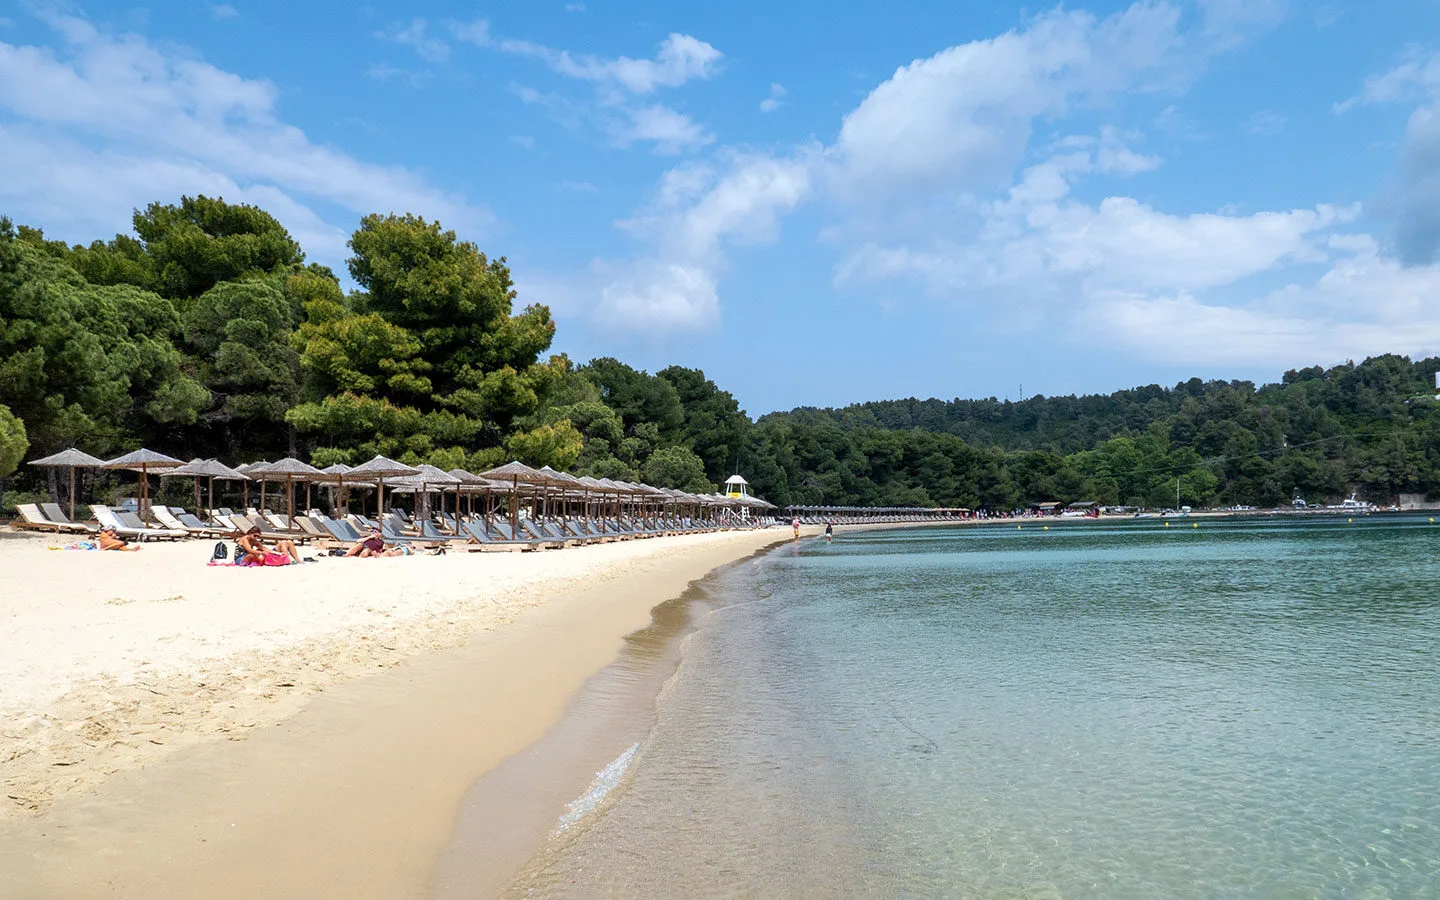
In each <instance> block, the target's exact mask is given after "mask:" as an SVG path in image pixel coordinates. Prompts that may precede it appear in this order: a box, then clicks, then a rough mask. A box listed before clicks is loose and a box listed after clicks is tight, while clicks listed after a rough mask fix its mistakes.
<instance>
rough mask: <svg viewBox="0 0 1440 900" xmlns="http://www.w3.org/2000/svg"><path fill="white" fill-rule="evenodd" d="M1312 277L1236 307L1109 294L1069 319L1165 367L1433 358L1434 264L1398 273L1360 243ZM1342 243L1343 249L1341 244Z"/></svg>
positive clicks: (1437, 345)
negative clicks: (1381, 356)
mask: <svg viewBox="0 0 1440 900" xmlns="http://www.w3.org/2000/svg"><path fill="white" fill-rule="evenodd" d="M1350 237H1352V240H1351V241H1350V242H1349V243H1350V246H1351V248H1352V250H1353V252H1352V253H1351V255H1349V256H1346V257H1344V258H1342V259H1340V260H1339V261H1337V262H1336V263H1335V264H1334V265H1333V266H1331V267H1330V268H1329V269H1328V270H1327V271H1326V272H1325V273H1324V274H1323V275H1322V276H1320V277H1319V278H1318V279H1316V280H1314V281H1311V282H1307V283H1292V284H1290V285H1287V286H1286V287H1284V288H1282V289H1280V290H1277V291H1273V292H1271V293H1269V294H1265V295H1262V296H1260V297H1258V298H1255V299H1252V300H1248V301H1242V302H1240V303H1238V304H1233V305H1232V304H1223V303H1220V302H1214V301H1212V302H1209V303H1207V302H1204V301H1203V300H1201V299H1197V298H1196V297H1195V296H1193V295H1191V294H1189V293H1187V292H1180V293H1177V294H1174V295H1169V296H1139V295H1132V296H1125V295H1120V294H1111V295H1107V296H1101V297H1097V298H1095V299H1094V301H1093V302H1092V303H1091V305H1090V306H1088V307H1087V308H1086V310H1085V312H1084V314H1083V315H1081V316H1078V317H1077V318H1076V324H1077V327H1084V328H1086V329H1087V333H1089V334H1090V335H1091V336H1092V337H1093V338H1094V339H1095V340H1101V341H1104V342H1105V344H1106V345H1107V346H1116V345H1119V346H1123V347H1125V348H1126V349H1128V350H1130V351H1131V352H1134V353H1136V354H1137V355H1140V356H1142V357H1148V358H1152V359H1156V360H1157V361H1164V362H1168V363H1172V364H1175V363H1179V364H1211V363H1238V364H1245V365H1263V366H1266V367H1268V368H1275V367H1277V366H1285V367H1288V366H1293V365H1308V364H1313V363H1314V362H1316V361H1317V360H1336V361H1338V360H1342V359H1361V358H1363V357H1366V356H1375V355H1378V354H1381V353H1402V354H1408V355H1411V356H1415V357H1420V356H1427V355H1432V354H1434V353H1436V352H1440V266H1415V267H1409V268H1406V267H1404V266H1402V265H1400V263H1399V262H1398V261H1396V260H1393V259H1387V258H1385V257H1383V256H1381V255H1380V254H1379V252H1378V250H1377V245H1376V243H1375V242H1374V241H1373V240H1372V239H1369V238H1368V237H1365V236H1360V239H1359V240H1353V237H1354V236H1350ZM1342 243H1344V242H1342Z"/></svg>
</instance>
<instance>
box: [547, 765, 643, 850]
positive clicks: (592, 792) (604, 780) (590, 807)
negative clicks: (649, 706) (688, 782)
mask: <svg viewBox="0 0 1440 900" xmlns="http://www.w3.org/2000/svg"><path fill="white" fill-rule="evenodd" d="M639 749H640V745H639V744H638V743H635V744H631V745H630V746H629V748H627V749H626V750H625V752H624V753H622V754H620V755H619V756H617V757H615V759H614V760H613V761H612V762H611V763H610V764H609V765H607V766H606V767H605V768H603V769H601V770H600V771H599V772H598V773H597V774H596V775H595V780H594V781H592V782H590V787H589V789H588V790H586V791H585V793H584V794H582V795H580V797H579V798H577V799H575V800H572V801H570V802H569V803H567V804H565V814H564V815H562V816H561V817H560V823H559V824H558V825H557V826H556V827H555V833H556V834H563V833H564V832H565V831H567V830H568V829H569V828H570V827H571V826H572V825H574V824H575V823H577V822H579V821H580V820H581V819H583V818H585V817H586V816H587V815H589V814H590V813H591V812H593V811H594V810H595V808H596V807H597V806H599V805H600V803H601V801H603V800H604V799H605V797H606V795H608V794H609V793H610V791H612V790H613V789H614V788H615V786H616V785H617V784H619V783H620V779H621V778H624V777H625V772H626V770H628V769H629V768H630V763H631V762H633V761H634V759H635V753H636V752H637V751H639Z"/></svg>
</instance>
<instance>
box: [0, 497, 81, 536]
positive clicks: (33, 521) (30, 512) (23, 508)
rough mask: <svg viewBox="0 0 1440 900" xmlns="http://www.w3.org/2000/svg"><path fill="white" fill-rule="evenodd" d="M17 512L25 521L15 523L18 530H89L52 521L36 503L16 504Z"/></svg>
mask: <svg viewBox="0 0 1440 900" xmlns="http://www.w3.org/2000/svg"><path fill="white" fill-rule="evenodd" d="M15 511H16V512H18V513H20V518H21V519H23V520H24V521H21V522H16V523H14V524H15V527H16V528H24V529H28V530H30V531H54V532H60V531H85V530H87V529H86V528H85V527H84V526H83V525H73V524H72V525H64V524H61V523H60V522H52V521H50V519H49V518H47V517H46V516H45V514H44V513H43V512H41V511H40V507H38V506H36V505H35V504H34V503H17V504H15Z"/></svg>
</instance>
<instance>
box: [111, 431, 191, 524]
mask: <svg viewBox="0 0 1440 900" xmlns="http://www.w3.org/2000/svg"><path fill="white" fill-rule="evenodd" d="M183 465H185V464H184V463H183V462H181V461H180V460H178V459H176V458H175V457H173V456H166V455H165V454H163V453H156V452H155V451H154V450H146V449H145V448H144V447H141V448H140V449H139V450H136V451H135V452H133V453H127V454H125V455H124V456H117V457H115V458H114V459H112V460H107V461H106V463H105V468H107V469H129V470H130V471H132V472H139V473H140V518H141V519H142V520H143V519H145V518H146V517H147V514H148V513H149V512H150V471H151V470H152V469H155V470H163V469H173V468H175V467H176V466H183Z"/></svg>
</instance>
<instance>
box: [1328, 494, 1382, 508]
mask: <svg viewBox="0 0 1440 900" xmlns="http://www.w3.org/2000/svg"><path fill="white" fill-rule="evenodd" d="M1373 505H1374V504H1372V503H1370V501H1368V500H1356V499H1355V494H1351V495H1350V499H1348V500H1342V501H1341V502H1340V503H1339V504H1337V505H1334V506H1327V507H1325V508H1326V509H1338V510H1340V511H1341V512H1369V511H1370V509H1371V507H1372V506H1373Z"/></svg>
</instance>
